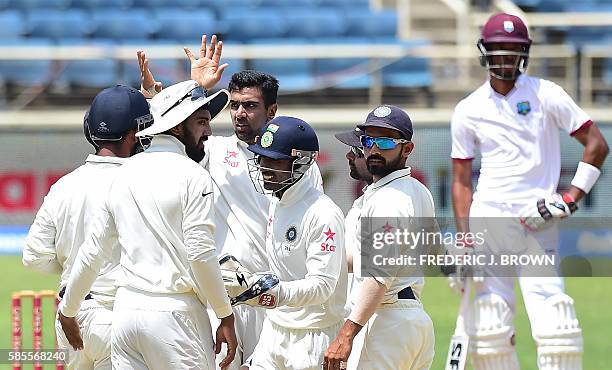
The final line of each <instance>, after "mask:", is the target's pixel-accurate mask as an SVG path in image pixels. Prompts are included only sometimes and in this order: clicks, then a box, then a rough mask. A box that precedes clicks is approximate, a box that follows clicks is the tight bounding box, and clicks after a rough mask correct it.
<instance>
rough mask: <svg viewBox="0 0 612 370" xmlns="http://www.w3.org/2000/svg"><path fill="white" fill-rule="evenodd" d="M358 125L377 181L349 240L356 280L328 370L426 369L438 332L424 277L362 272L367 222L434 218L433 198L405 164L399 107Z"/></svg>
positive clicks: (407, 147)
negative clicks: (424, 301)
mask: <svg viewBox="0 0 612 370" xmlns="http://www.w3.org/2000/svg"><path fill="white" fill-rule="evenodd" d="M357 127H358V128H360V129H362V130H364V131H365V133H364V135H362V136H361V143H362V145H363V147H364V151H365V158H366V163H367V166H368V170H369V172H370V173H371V174H372V176H373V180H374V182H373V183H372V184H371V185H370V186H368V187H367V188H366V190H365V193H364V196H363V205H362V208H361V213H360V217H361V219H362V221H361V222H358V223H357V227H356V229H355V230H350V232H352V233H355V235H354V236H351V238H352V240H354V241H355V245H354V246H353V248H354V249H355V254H354V256H353V260H354V262H353V268H354V270H355V276H356V280H357V283H356V286H355V287H354V288H353V293H352V296H351V313H350V315H349V317H348V319H347V320H346V321H345V323H344V325H343V326H342V329H341V330H340V333H339V334H338V336H337V337H336V339H335V340H334V341H333V343H332V344H331V345H330V346H329V348H328V349H327V352H326V354H325V364H324V368H325V369H334V370H335V369H342V368H349V369H377V370H379V369H388V370H392V369H428V368H429V366H431V362H432V360H433V355H434V348H433V345H434V334H433V324H432V322H431V319H430V318H429V316H428V315H427V313H426V312H425V311H424V310H423V307H422V305H421V303H420V301H419V297H420V295H421V290H422V289H423V284H424V279H423V277H422V276H415V275H414V274H413V272H412V271H411V270H407V269H404V268H402V267H400V268H399V269H398V270H397V271H393V273H391V274H388V275H385V276H372V274H371V273H369V272H367V271H362V270H361V269H360V268H359V267H361V258H360V257H361V256H360V254H361V253H362V251H363V250H362V248H363V246H362V244H361V243H362V225H363V223H364V219H365V222H368V221H367V220H368V219H369V220H372V217H384V218H389V217H392V218H396V219H398V220H401V219H404V220H407V219H409V218H415V217H434V216H435V214H434V204H433V198H432V196H431V193H430V192H429V190H427V188H426V187H425V186H424V185H423V184H421V183H420V182H418V181H417V180H415V179H414V178H412V177H411V176H410V168H407V167H406V160H407V158H408V156H409V155H410V153H411V152H412V150H413V148H414V144H413V143H412V141H411V140H412V133H413V131H412V122H411V121H410V118H409V117H408V114H406V112H404V111H403V110H401V109H400V108H398V107H395V106H391V105H382V106H379V107H377V108H376V109H374V110H373V111H372V112H370V114H368V116H367V118H366V120H365V122H364V123H363V124H361V125H358V126H357ZM400 218H401V219H400ZM380 275H384V274H380ZM366 326H367V327H366ZM364 327H366V328H365V329H364ZM391 332H392V333H393V337H392V340H389V333H391ZM349 355H350V358H349ZM347 360H348V365H347Z"/></svg>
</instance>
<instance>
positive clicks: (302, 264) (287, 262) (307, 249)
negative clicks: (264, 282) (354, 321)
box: [266, 177, 347, 329]
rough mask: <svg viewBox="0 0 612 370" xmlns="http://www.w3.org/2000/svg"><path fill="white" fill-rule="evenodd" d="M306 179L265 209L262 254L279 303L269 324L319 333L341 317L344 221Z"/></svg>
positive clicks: (344, 278) (344, 284)
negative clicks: (267, 221)
mask: <svg viewBox="0 0 612 370" xmlns="http://www.w3.org/2000/svg"><path fill="white" fill-rule="evenodd" d="M343 216H344V215H343V213H342V211H341V210H340V208H338V206H337V205H336V204H335V203H334V202H333V201H332V200H331V199H330V198H329V197H328V196H326V195H325V194H323V193H322V192H321V191H320V190H318V189H316V188H315V186H314V184H313V183H312V182H311V181H310V179H308V178H306V177H302V179H300V180H299V181H298V182H297V183H296V184H294V185H293V186H291V187H290V188H289V189H287V191H285V193H284V194H283V196H282V198H281V199H280V200H279V199H278V198H274V200H273V201H272V205H271V206H270V219H271V222H270V224H269V226H268V230H267V232H268V236H267V238H266V250H267V254H268V258H269V260H270V270H271V271H272V272H274V273H275V274H276V275H278V277H279V279H280V280H281V283H280V289H281V298H279V306H278V307H276V309H273V310H268V311H267V314H268V319H269V320H270V321H272V322H273V323H275V324H277V325H280V326H283V327H286V328H293V329H323V328H327V327H329V326H331V325H335V324H338V323H339V322H341V321H342V320H343V319H344V317H345V310H344V304H345V302H346V289H347V266H346V255H345V252H344V217H343Z"/></svg>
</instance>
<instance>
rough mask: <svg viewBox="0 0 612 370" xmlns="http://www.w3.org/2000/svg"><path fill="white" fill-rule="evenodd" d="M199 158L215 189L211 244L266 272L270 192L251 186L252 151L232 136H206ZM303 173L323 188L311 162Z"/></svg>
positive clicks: (251, 268)
mask: <svg viewBox="0 0 612 370" xmlns="http://www.w3.org/2000/svg"><path fill="white" fill-rule="evenodd" d="M204 147H205V150H206V156H205V157H204V160H203V161H202V163H201V164H202V165H203V166H204V168H206V169H208V171H209V172H210V176H211V177H212V179H213V183H214V190H215V202H214V207H215V213H214V214H215V217H214V221H215V225H216V231H215V244H216V245H217V246H218V249H219V251H220V252H219V253H220V254H221V253H231V254H232V255H233V256H234V257H236V258H237V259H238V261H240V262H241V263H242V265H243V266H244V267H245V268H246V269H247V270H249V271H253V272H257V271H267V270H268V269H269V267H268V257H267V255H266V249H265V245H266V226H267V224H268V211H269V209H270V201H271V200H272V196H271V195H264V194H261V193H259V192H257V190H255V187H254V186H253V182H252V181H251V177H250V176H249V168H248V166H247V160H249V159H251V158H253V156H254V154H253V152H251V151H250V150H248V149H247V147H248V144H247V143H245V142H244V141H242V140H239V139H238V137H237V136H236V135H232V136H210V137H209V138H208V140H207V141H206V142H205V143H204ZM305 176H306V177H307V178H308V179H309V181H311V182H312V183H313V184H316V185H317V188H319V189H321V190H322V189H323V185H322V183H323V180H322V179H321V172H320V171H319V168H318V166H317V165H316V164H315V165H313V166H310V169H309V170H308V172H307V173H306V174H305Z"/></svg>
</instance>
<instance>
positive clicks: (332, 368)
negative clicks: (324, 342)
mask: <svg viewBox="0 0 612 370" xmlns="http://www.w3.org/2000/svg"><path fill="white" fill-rule="evenodd" d="M362 328H363V326H361V325H359V324H357V323H354V322H352V321H351V320H346V321H345V322H344V325H342V328H340V332H339V333H338V336H337V337H336V339H334V341H333V342H332V343H331V344H330V345H329V347H328V348H327V351H325V359H324V361H323V369H324V370H340V362H341V361H342V362H344V363H346V362H347V361H348V358H349V356H350V354H351V350H352V349H353V339H355V336H356V335H357V333H359V331H360V330H361V329H362ZM344 368H346V367H344Z"/></svg>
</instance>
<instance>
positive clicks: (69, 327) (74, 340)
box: [57, 311, 83, 351]
mask: <svg viewBox="0 0 612 370" xmlns="http://www.w3.org/2000/svg"><path fill="white" fill-rule="evenodd" d="M57 317H58V319H59V322H60V324H61V325H62V330H63V331H64V334H65V335H66V339H68V343H70V345H71V346H72V348H74V350H75V351H78V350H81V349H83V338H82V337H81V329H80V327H79V323H78V321H77V319H76V317H67V316H64V314H62V312H61V311H58V312H57Z"/></svg>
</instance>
